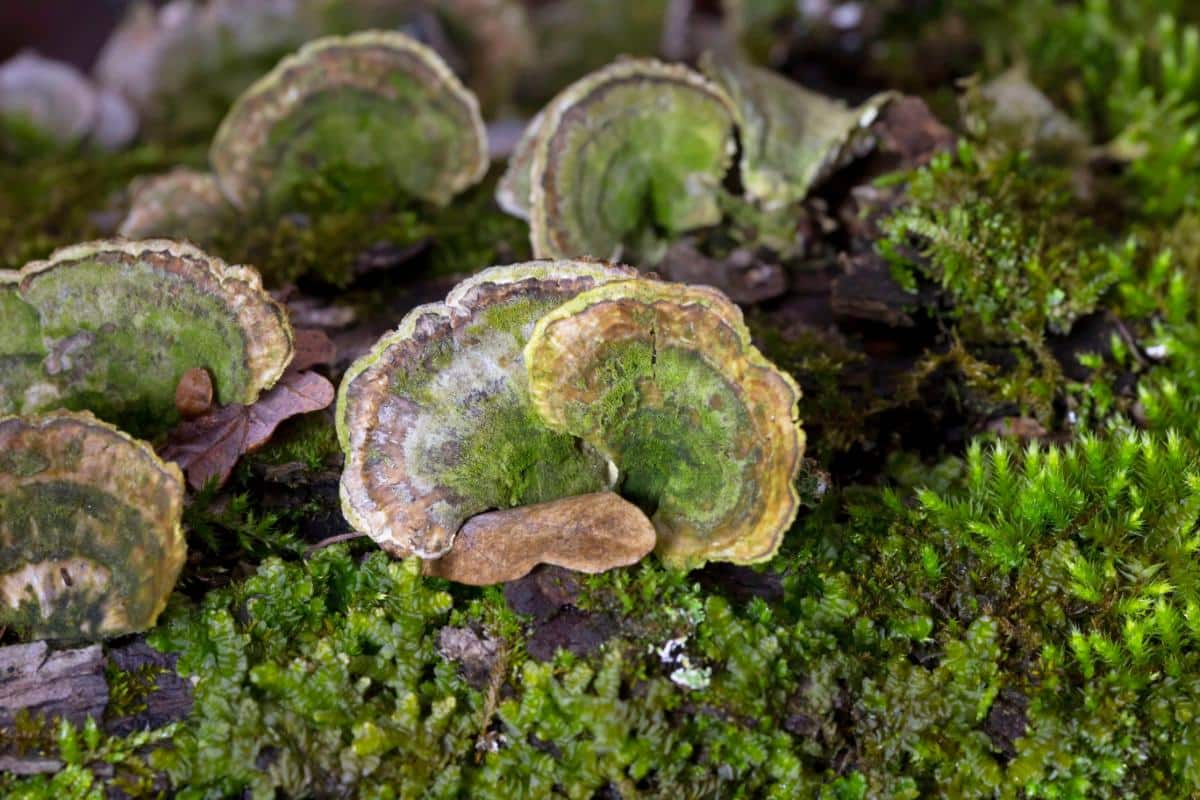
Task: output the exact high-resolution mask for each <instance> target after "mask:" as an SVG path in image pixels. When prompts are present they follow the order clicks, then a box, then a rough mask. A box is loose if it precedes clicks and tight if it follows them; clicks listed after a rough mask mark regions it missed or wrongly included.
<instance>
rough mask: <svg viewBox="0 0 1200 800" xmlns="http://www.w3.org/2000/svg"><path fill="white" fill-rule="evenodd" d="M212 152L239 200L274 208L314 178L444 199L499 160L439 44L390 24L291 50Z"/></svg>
mask: <svg viewBox="0 0 1200 800" xmlns="http://www.w3.org/2000/svg"><path fill="white" fill-rule="evenodd" d="M210 159H211V161H212V165H213V169H214V170H215V171H216V173H217V179H218V181H219V182H220V185H221V189H222V190H223V191H224V192H225V194H226V195H227V196H228V197H229V199H230V200H231V201H232V202H233V203H234V204H235V205H237V206H238V207H240V208H248V207H252V206H257V205H259V204H263V205H265V206H266V207H267V208H268V209H269V210H272V211H286V210H288V207H289V205H290V204H292V203H293V202H295V199H296V198H295V195H296V193H297V191H298V189H300V188H302V187H305V186H310V185H312V183H313V182H314V181H318V182H321V183H322V184H323V185H325V186H326V188H330V189H333V190H336V189H337V187H338V186H348V185H354V186H361V185H371V186H374V187H380V188H376V189H374V190H373V193H374V192H380V191H382V192H385V193H389V194H392V195H407V196H411V197H416V198H421V199H424V200H428V201H430V202H433V203H438V204H443V203H446V202H448V201H449V200H450V198H452V197H453V196H454V195H456V194H457V193H459V192H461V191H462V190H463V189H465V188H467V187H468V186H471V185H473V184H474V183H476V182H478V181H479V180H480V179H481V178H482V177H483V174H484V173H485V172H486V171H487V165H488V157H487V138H486V133H485V131H484V127H483V120H482V118H481V117H480V114H479V105H478V103H477V102H476V100H475V97H474V95H472V94H471V93H470V92H469V91H468V90H467V89H465V88H464V87H463V85H462V84H461V83H460V82H459V80H458V78H456V77H455V76H454V74H453V73H452V72H451V71H450V68H449V67H447V66H446V64H445V63H444V62H443V61H442V60H441V58H440V57H438V55H437V54H436V53H434V52H433V51H432V50H430V49H429V48H427V47H425V46H424V45H422V44H420V43H419V42H417V41H415V40H413V39H411V38H409V37H408V36H405V35H404V34H401V33H394V32H382V31H367V32H363V33H356V34H353V35H350V36H345V37H339V36H331V37H327V38H324V39H317V40H316V41H313V42H309V43H308V44H307V45H305V46H304V47H302V48H301V49H300V50H299V51H298V52H297V53H295V54H294V55H291V56H288V57H287V58H285V59H284V60H283V61H281V62H280V63H279V65H278V66H276V67H275V69H273V70H272V71H271V72H270V73H268V74H267V75H266V76H265V77H263V78H262V79H261V80H259V81H258V82H257V83H255V84H254V85H253V86H251V87H250V88H249V89H247V90H246V92H245V93H244V94H243V95H242V96H241V97H239V98H238V100H237V102H235V103H234V105H233V107H232V108H231V109H230V110H229V113H228V114H227V115H226V117H225V119H224V121H223V122H222V123H221V127H220V129H219V130H218V131H217V134H216V137H215V138H214V140H213V143H212V149H211V151H210Z"/></svg>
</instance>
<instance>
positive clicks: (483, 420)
mask: <svg viewBox="0 0 1200 800" xmlns="http://www.w3.org/2000/svg"><path fill="white" fill-rule="evenodd" d="M464 433H465V437H464V439H463V442H462V447H461V451H460V453H459V456H458V457H457V458H456V459H455V460H454V461H453V463H452V464H450V465H448V468H446V469H445V471H444V472H443V473H442V476H443V480H444V481H445V482H446V485H447V486H449V487H450V488H452V489H453V490H454V491H456V492H458V493H459V494H461V495H462V496H464V497H469V498H471V500H472V504H473V505H477V506H478V507H480V508H481V509H488V508H511V507H515V506H520V505H528V504H531V503H542V502H546V501H548V500H557V499H558V498H560V497H571V496H573V495H577V494H586V493H587V492H593V491H597V490H598V489H600V488H602V483H601V481H600V480H599V478H598V475H597V473H598V470H597V468H596V459H595V458H594V457H589V456H588V455H587V454H585V453H583V452H582V445H581V444H580V443H579V441H578V440H577V439H575V437H573V436H568V435H565V434H561V433H554V432H552V431H550V430H548V429H547V428H546V426H545V425H544V424H543V423H542V421H541V418H540V417H538V415H537V413H536V412H535V411H534V410H533V409H532V408H531V407H530V406H529V405H528V403H517V402H498V403H493V404H492V405H491V406H490V407H489V408H487V409H485V410H483V412H482V414H480V415H479V416H478V417H475V418H473V419H472V424H471V427H470V429H469V430H467V431H464Z"/></svg>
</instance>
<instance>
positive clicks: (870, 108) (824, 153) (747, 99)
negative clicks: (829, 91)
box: [701, 53, 893, 209]
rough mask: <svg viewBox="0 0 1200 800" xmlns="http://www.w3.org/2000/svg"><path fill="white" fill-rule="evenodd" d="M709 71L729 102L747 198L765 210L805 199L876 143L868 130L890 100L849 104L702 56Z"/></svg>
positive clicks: (736, 62) (738, 63)
mask: <svg viewBox="0 0 1200 800" xmlns="http://www.w3.org/2000/svg"><path fill="white" fill-rule="evenodd" d="M701 66H702V68H703V69H704V72H705V73H706V74H708V76H709V77H711V78H712V79H713V80H714V81H716V82H717V83H718V84H720V85H721V87H722V88H723V89H725V91H726V92H728V94H729V96H730V98H732V100H733V103H734V108H735V110H736V111H735V113H736V116H737V123H738V135H739V141H740V144H741V164H740V173H741V180H742V186H743V188H744V190H745V192H746V195H747V197H749V198H750V199H751V200H754V201H755V202H757V203H759V204H760V205H762V206H763V207H764V208H768V209H773V208H780V207H782V206H785V205H789V204H791V203H795V202H797V201H799V200H803V199H804V197H805V196H806V195H807V194H808V192H809V190H810V189H811V188H812V187H813V186H814V185H816V184H817V183H819V182H820V181H821V180H823V179H824V178H826V177H828V176H829V174H830V173H832V172H833V171H834V170H836V169H837V168H838V167H840V166H843V165H844V163H845V162H846V161H847V160H848V159H850V158H852V157H853V156H854V155H856V154H858V151H859V150H860V149H861V148H865V147H868V146H870V145H871V144H873V141H872V139H871V137H870V134H869V131H868V126H870V124H871V123H872V122H874V120H875V118H876V117H877V116H878V114H879V111H880V109H881V108H882V107H883V106H884V105H886V104H887V103H888V102H889V101H890V100H891V99H892V97H893V95H892V94H890V93H883V94H878V95H875V96H874V97H872V98H870V99H868V100H867V101H866V102H865V103H863V104H862V105H861V106H858V107H856V108H849V107H847V106H846V105H845V104H844V103H842V102H841V101H838V100H834V99H832V98H829V97H826V96H824V95H822V94H818V93H817V92H813V91H810V90H808V89H805V88H804V87H803V86H801V85H799V84H798V83H794V82H793V81H790V80H788V79H787V78H785V77H783V76H782V75H779V74H777V73H775V72H772V71H771V70H767V69H762V68H760V67H756V66H753V65H751V64H748V63H746V62H745V61H744V60H742V59H740V58H733V57H723V56H715V55H714V54H713V53H705V55H704V58H703V59H702V60H701Z"/></svg>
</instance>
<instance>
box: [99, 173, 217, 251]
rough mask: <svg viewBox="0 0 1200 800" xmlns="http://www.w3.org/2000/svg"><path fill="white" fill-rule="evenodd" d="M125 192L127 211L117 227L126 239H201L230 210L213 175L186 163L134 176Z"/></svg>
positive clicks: (208, 236) (212, 231)
mask: <svg viewBox="0 0 1200 800" xmlns="http://www.w3.org/2000/svg"><path fill="white" fill-rule="evenodd" d="M129 194H130V201H129V213H128V214H126V215H125V219H124V220H123V221H122V222H121V225H120V227H119V228H118V229H117V232H118V233H119V234H121V235H122V236H124V237H127V238H129V239H144V238H149V237H155V236H178V237H180V238H186V239H190V240H192V241H205V240H208V239H211V238H213V236H214V235H215V234H217V233H219V232H220V230H221V228H222V226H224V225H226V224H228V222H229V220H230V217H231V212H232V210H233V208H232V206H230V205H229V202H228V201H227V200H226V199H225V195H223V194H221V189H220V187H218V186H217V178H216V176H215V175H213V174H212V173H210V172H197V171H196V170H193V169H188V168H186V167H179V168H176V169H173V170H171V171H170V172H167V173H164V174H162V175H151V176H148V177H142V178H136V179H135V180H134V181H133V183H132V184H130V187H129Z"/></svg>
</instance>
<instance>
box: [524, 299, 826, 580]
mask: <svg viewBox="0 0 1200 800" xmlns="http://www.w3.org/2000/svg"><path fill="white" fill-rule="evenodd" d="M525 362H526V364H527V366H528V370H529V385H530V396H531V399H532V402H533V405H534V407H535V408H536V409H537V411H538V412H539V413H540V414H541V417H542V419H543V420H544V421H545V422H546V424H547V425H549V426H550V427H551V428H552V429H554V430H557V431H561V432H563V433H569V434H573V435H575V436H578V437H580V438H582V439H583V440H584V441H586V442H588V443H589V444H591V445H592V446H594V447H595V448H596V449H598V450H599V451H600V452H602V453H604V454H605V455H607V456H608V457H609V458H610V459H612V461H613V462H614V463H615V464H616V465H617V468H618V470H619V474H620V479H619V484H618V489H617V490H618V491H620V492H621V494H622V495H623V496H624V497H626V498H627V499H630V500H633V501H634V502H636V503H637V504H638V505H640V506H641V507H642V509H643V510H645V511H646V513H648V514H650V515H651V519H652V520H653V522H654V525H655V527H656V528H657V530H658V547H657V551H658V553H659V555H660V557H661V558H662V559H663V561H664V562H665V563H666V564H668V565H669V566H672V567H676V568H691V567H696V566H699V565H701V564H703V563H704V562H705V561H708V560H718V561H732V562H735V563H752V562H757V561H763V560H765V559H768V558H770V557H771V556H772V555H773V554H774V553H775V551H776V549H777V548H778V546H779V543H780V540H781V538H782V536H783V534H784V532H785V531H786V530H787V529H788V527H789V526H790V525H791V523H792V521H793V520H794V518H795V515H796V511H797V503H798V495H797V491H796V488H795V486H794V481H795V478H796V476H797V473H798V470H799V466H800V459H801V456H802V455H803V451H804V433H803V431H802V430H801V429H800V427H799V424H798V422H797V400H798V398H799V394H800V392H799V389H798V387H797V386H796V384H795V382H794V381H793V380H792V379H791V377H789V376H788V375H787V374H786V373H784V372H782V371H780V370H778V369H777V368H775V366H774V365H772V364H771V363H770V362H768V361H767V360H766V359H765V358H764V357H763V356H762V354H760V353H759V352H758V350H757V349H755V348H754V346H753V345H752V344H751V343H750V335H749V332H748V331H747V329H746V326H745V324H744V323H743V321H742V315H741V312H740V311H739V310H738V308H737V306H735V305H734V304H733V303H731V302H730V301H729V300H728V299H727V298H725V296H724V295H722V294H721V293H720V292H718V291H716V290H715V289H710V288H708V287H701V286H684V285H682V284H671V283H662V282H658V281H650V280H632V281H621V282H613V283H608V284H605V285H603V286H599V287H597V288H595V289H592V290H590V291H587V292H583V293H582V294H580V295H578V296H576V297H575V298H574V299H572V300H569V301H567V302H566V303H564V304H563V305H562V306H560V307H559V308H557V309H555V310H554V311H551V312H550V313H549V314H547V315H546V316H544V317H543V318H542V319H541V320H539V321H538V324H537V327H536V328H535V330H534V333H533V335H532V336H531V338H530V341H529V344H528V346H527V347H526V349H525Z"/></svg>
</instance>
